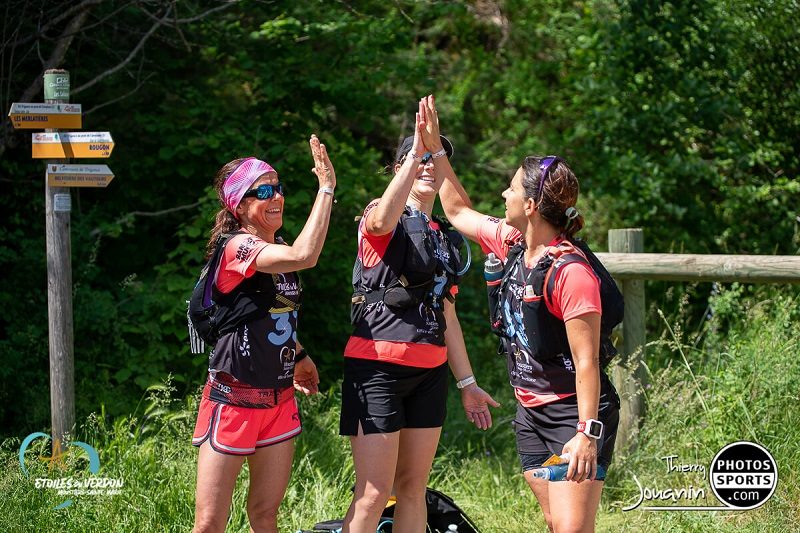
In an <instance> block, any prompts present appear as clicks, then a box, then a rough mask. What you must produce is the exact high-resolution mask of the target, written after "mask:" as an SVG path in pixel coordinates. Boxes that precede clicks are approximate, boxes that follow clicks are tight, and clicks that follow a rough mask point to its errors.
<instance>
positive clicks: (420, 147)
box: [406, 100, 428, 159]
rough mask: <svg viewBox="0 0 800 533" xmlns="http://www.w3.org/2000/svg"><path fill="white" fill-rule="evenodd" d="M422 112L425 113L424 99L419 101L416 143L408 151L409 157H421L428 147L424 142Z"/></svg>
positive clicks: (415, 119)
mask: <svg viewBox="0 0 800 533" xmlns="http://www.w3.org/2000/svg"><path fill="white" fill-rule="evenodd" d="M422 114H423V107H422V100H420V101H419V104H418V109H417V113H416V116H415V117H414V143H413V144H412V145H411V150H410V151H409V152H408V156H406V158H407V159H412V158H417V159H419V158H420V157H422V156H423V155H425V152H427V151H428V149H427V148H426V147H425V143H424V142H422V128H423V122H422Z"/></svg>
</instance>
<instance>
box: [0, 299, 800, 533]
mask: <svg viewBox="0 0 800 533" xmlns="http://www.w3.org/2000/svg"><path fill="white" fill-rule="evenodd" d="M741 293H742V291H741V289H740V288H738V287H736V286H734V287H733V288H732V289H730V290H727V291H723V292H721V293H720V294H718V295H717V296H715V297H714V301H713V302H712V310H713V315H712V316H711V317H710V319H709V320H707V321H706V323H705V325H704V326H703V328H702V330H700V331H696V332H692V334H691V335H689V334H687V333H684V332H683V331H681V328H679V327H677V321H675V320H673V322H672V323H671V322H670V321H668V320H666V319H665V320H664V328H663V330H664V333H663V335H662V336H661V337H660V338H659V339H658V340H656V341H654V342H652V343H651V345H650V346H649V347H648V353H649V354H650V355H649V356H648V360H667V361H669V362H668V363H667V364H666V365H665V366H663V367H661V368H651V369H649V373H650V382H649V384H648V386H647V389H646V391H645V392H646V397H647V406H648V410H647V418H646V420H645V422H644V424H643V425H642V428H641V431H640V434H639V443H640V444H639V446H638V448H637V449H636V450H635V451H634V452H632V453H629V454H627V456H624V457H623V456H622V455H618V456H617V457H616V458H615V460H614V463H613V464H612V468H611V470H610V473H609V479H608V481H607V484H606V490H605V492H604V495H603V501H602V504H601V509H600V513H599V517H598V531H609V532H612V531H613V532H616V531H637V532H638V531H693V532H694V531H701V532H705V531H708V532H712V531H713V532H717V531H730V532H734V531H735V532H737V533H740V532H747V531H753V532H755V531H758V532H764V531H776V532H784V531H792V530H797V524H800V488H799V487H800V475H798V473H797V468H798V466H800V446H799V445H798V442H800V429H798V424H797V422H798V420H800V416H798V414H800V409H799V408H798V402H800V393H798V390H799V389H800V387H798V385H797V384H798V383H800V359H798V356H797V355H798V348H800V345H798V340H797V334H796V331H798V330H800V311H798V305H797V300H795V299H792V298H789V297H782V296H774V295H773V297H772V298H769V299H761V300H751V304H750V305H749V306H746V307H742V305H741V302H742V294H741ZM479 364H480V366H481V368H480V371H481V372H482V373H483V374H487V373H490V372H491V373H492V375H491V376H487V377H486V378H485V379H483V380H482V381H483V383H486V384H488V385H487V388H490V391H491V392H492V393H494V395H495V398H496V399H498V400H499V401H501V402H502V403H503V406H502V408H500V409H498V410H495V412H494V417H495V425H494V427H493V428H492V429H491V430H489V431H487V432H480V431H478V430H476V429H474V428H473V427H471V426H470V424H469V423H468V422H467V421H466V419H465V417H464V415H463V412H462V410H461V407H460V403H459V400H458V397H457V393H456V392H455V390H451V396H450V398H449V404H448V409H449V413H450V414H449V416H448V420H447V423H446V425H445V428H444V433H443V436H442V442H441V445H440V448H439V452H438V455H437V458H436V460H435V462H434V467H433V472H432V474H431V481H430V485H431V486H433V487H436V488H438V489H440V490H442V491H444V492H445V493H447V494H449V495H451V496H452V497H453V498H454V499H455V501H456V502H457V503H458V504H459V505H460V506H461V507H462V508H463V509H464V510H465V511H466V512H467V514H468V515H469V516H470V517H472V518H473V519H474V521H475V522H476V523H477V524H478V525H479V526H480V527H481V529H482V530H483V531H486V532H506V531H511V532H529V531H545V530H546V528H545V525H544V522H543V520H542V518H541V513H540V511H539V509H538V506H537V504H536V503H535V500H534V498H533V496H532V495H531V493H530V491H529V490H528V488H527V486H526V485H525V482H524V480H523V478H522V476H521V475H520V474H519V467H518V462H517V458H516V451H515V448H514V437H513V432H512V430H511V426H510V423H509V422H510V420H511V418H512V417H513V414H514V401H513V397H512V395H511V392H510V389H509V388H508V386H507V385H504V386H502V387H501V386H500V385H499V383H500V382H502V381H503V377H502V375H503V372H504V369H503V368H502V365H501V364H500V362H499V361H497V360H487V361H484V362H481V363H479ZM169 392H170V390H169V384H168V383H167V384H165V385H163V386H159V387H153V388H151V390H150V391H149V394H148V396H147V397H146V398H145V399H144V400H143V402H142V405H141V406H140V407H139V408H137V410H136V413H134V414H133V415H131V416H129V417H124V418H119V419H116V420H109V419H108V417H106V416H104V414H103V413H102V411H101V412H100V413H98V414H97V415H96V416H92V417H90V418H89V419H88V420H86V421H85V423H84V424H83V427H82V428H81V431H80V432H79V437H80V440H83V441H85V442H88V443H90V444H92V445H93V446H94V447H95V448H97V449H98V450H99V452H100V458H101V469H100V472H99V474H98V475H100V476H103V477H109V478H120V479H123V480H124V482H125V485H124V487H123V488H122V489H121V492H120V494H118V495H114V496H79V497H77V498H75V502H74V503H73V504H72V505H71V506H69V507H67V508H65V509H61V510H55V509H54V507H55V506H56V505H58V504H59V503H60V502H61V501H63V499H64V497H63V496H58V495H57V494H55V491H53V490H47V489H36V488H35V487H34V484H33V481H32V480H33V479H35V478H37V477H50V478H55V477H68V476H75V477H80V476H82V475H83V476H85V475H86V474H81V472H86V469H87V464H86V460H85V459H84V458H82V457H81V456H80V455H76V454H69V455H68V458H67V461H66V466H65V469H64V470H63V471H58V470H56V471H53V470H48V468H49V467H48V465H47V464H46V463H44V462H42V461H38V460H36V456H37V455H46V447H47V446H46V444H45V443H44V442H43V440H39V441H36V443H37V444H36V446H38V448H36V447H32V448H31V449H30V451H29V452H28V455H27V461H26V465H27V467H28V469H29V474H30V475H29V476H28V477H26V476H25V475H24V474H23V473H22V471H21V469H20V466H19V461H18V459H17V451H18V448H19V445H20V441H21V439H12V440H8V441H6V442H4V443H3V444H2V446H0V462H1V463H0V464H2V467H3V468H2V473H0V490H2V494H3V498H2V499H0V517H2V519H3V530H4V531H11V532H17V531H76V532H92V531H103V532H106V531H120V532H122V531H124V532H128V531H137V532H138V531H188V530H189V529H190V528H191V526H192V520H193V512H194V482H195V465H196V460H197V451H196V449H195V448H193V447H191V446H190V445H189V439H190V435H191V431H192V427H193V423H194V412H195V400H194V399H193V398H189V399H187V400H185V401H178V400H174V399H171V398H170V394H169ZM339 401H340V397H339V393H338V388H337V387H333V388H331V389H329V390H328V391H327V392H324V393H322V394H320V395H318V396H316V397H313V398H303V399H301V411H302V413H303V422H304V431H303V434H302V435H301V436H300V437H299V438H298V439H297V449H296V453H295V463H294V473H293V475H292V480H291V482H290V485H289V488H288V490H287V494H286V499H285V501H284V504H283V507H282V514H281V519H280V524H281V531H291V532H294V531H297V530H298V529H301V528H309V527H310V526H312V525H313V524H314V523H315V522H317V521H321V520H324V519H330V518H340V517H341V516H342V515H343V513H344V511H345V510H346V508H347V505H348V504H349V501H350V495H351V492H350V488H351V486H352V484H353V469H352V462H351V460H350V454H349V444H348V443H347V441H346V440H345V439H344V438H342V437H339V436H338V435H337V431H338V413H339ZM737 440H751V441H755V442H758V443H760V444H762V445H763V446H765V447H766V448H767V449H769V450H770V451H771V452H772V454H773V456H774V457H775V459H776V461H777V463H778V467H779V482H778V488H777V490H776V492H775V494H774V495H773V496H772V498H771V499H770V501H769V502H768V503H767V504H766V505H764V506H763V507H761V508H759V509H755V510H752V511H741V512H698V511H680V512H644V511H641V510H634V511H628V512H623V511H622V508H624V507H626V506H630V505H631V504H632V503H633V502H635V501H636V499H637V498H638V495H639V490H638V488H637V485H636V483H635V481H634V476H635V477H636V479H638V480H639V482H640V483H641V484H642V485H643V486H648V487H658V488H668V487H672V488H680V487H688V486H689V485H692V486H694V487H695V488H700V487H705V489H706V498H705V499H699V500H694V501H688V500H682V501H679V502H651V503H652V504H656V503H658V504H674V505H718V502H717V501H716V498H715V497H714V496H713V494H712V492H711V489H710V486H709V483H708V479H707V473H706V474H705V475H704V474H701V473H697V472H691V473H676V472H672V473H668V472H667V471H666V463H665V461H664V460H663V457H665V456H667V455H676V456H677V458H676V459H675V461H676V462H677V463H681V464H702V465H705V466H706V467H708V465H709V464H710V462H711V459H712V458H713V456H714V455H715V454H716V453H717V451H718V450H719V449H720V448H722V447H723V446H724V445H725V444H728V443H729V442H733V441H737ZM247 482H248V475H247V470H246V468H245V470H244V471H243V474H242V475H241V476H240V478H239V481H238V484H237V489H236V492H235V495H234V502H233V506H232V512H231V517H230V522H229V527H228V531H237V532H238V531H247V528H248V525H247V516H246V512H245V495H246V490H245V488H246V484H247ZM554 512H558V510H557V509H556V510H554Z"/></svg>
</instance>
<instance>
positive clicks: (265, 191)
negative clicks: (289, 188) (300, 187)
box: [242, 183, 286, 200]
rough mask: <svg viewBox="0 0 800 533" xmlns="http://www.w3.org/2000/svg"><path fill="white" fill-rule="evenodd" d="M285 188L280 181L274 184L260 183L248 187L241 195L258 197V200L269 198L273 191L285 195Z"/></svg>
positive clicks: (243, 197) (243, 196)
mask: <svg viewBox="0 0 800 533" xmlns="http://www.w3.org/2000/svg"><path fill="white" fill-rule="evenodd" d="M284 191H285V189H284V187H283V184H282V183H276V184H275V185H270V184H267V183H262V184H261V185H259V186H258V187H256V188H255V189H250V190H249V191H247V192H246V193H244V194H243V195H242V199H245V198H251V197H252V198H258V199H259V200H269V199H270V198H272V197H273V196H275V193H278V194H280V195H281V196H286V194H285V192H284Z"/></svg>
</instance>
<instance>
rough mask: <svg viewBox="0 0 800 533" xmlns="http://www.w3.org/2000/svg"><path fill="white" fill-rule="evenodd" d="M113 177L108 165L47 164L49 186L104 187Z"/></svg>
mask: <svg viewBox="0 0 800 533" xmlns="http://www.w3.org/2000/svg"><path fill="white" fill-rule="evenodd" d="M113 179H114V174H113V173H112V172H111V169H110V168H108V165H47V184H48V185H50V186H51V187H105V186H107V185H108V184H109V183H111V180H113Z"/></svg>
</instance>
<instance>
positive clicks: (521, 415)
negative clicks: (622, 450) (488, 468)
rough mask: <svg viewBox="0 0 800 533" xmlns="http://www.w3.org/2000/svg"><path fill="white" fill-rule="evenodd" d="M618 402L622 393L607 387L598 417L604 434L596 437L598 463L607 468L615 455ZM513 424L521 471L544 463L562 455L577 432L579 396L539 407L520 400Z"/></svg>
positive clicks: (602, 396)
mask: <svg viewBox="0 0 800 533" xmlns="http://www.w3.org/2000/svg"><path fill="white" fill-rule="evenodd" d="M619 405H620V404H619V396H618V395H617V392H616V391H615V390H614V389H613V387H608V388H605V387H604V393H603V394H601V395H600V404H599V409H598V417H597V418H598V419H599V420H600V421H601V422H602V423H603V435H602V436H601V437H600V439H599V440H598V441H597V464H599V465H602V466H603V468H605V469H606V470H608V465H609V464H611V458H612V456H613V455H614V443H615V442H616V440H617V426H619ZM513 424H514V431H515V432H516V434H517V453H519V459H520V463H522V471H523V472H526V471H528V470H532V469H534V468H536V467H539V466H541V465H542V463H543V462H544V461H546V460H547V459H548V457H550V456H551V455H553V454H556V455H560V454H561V450H562V449H563V448H564V445H565V444H566V443H567V441H569V440H570V439H572V437H574V436H575V433H576V429H575V428H576V426H577V424H578V397H577V396H570V397H569V398H564V399H562V400H558V401H556V402H552V403H548V404H545V405H540V406H538V407H523V406H522V405H520V404H517V416H516V417H515V418H514V421H513Z"/></svg>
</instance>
